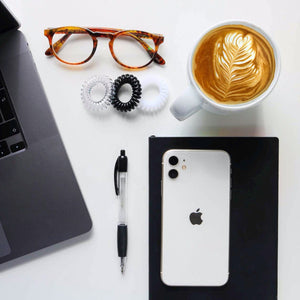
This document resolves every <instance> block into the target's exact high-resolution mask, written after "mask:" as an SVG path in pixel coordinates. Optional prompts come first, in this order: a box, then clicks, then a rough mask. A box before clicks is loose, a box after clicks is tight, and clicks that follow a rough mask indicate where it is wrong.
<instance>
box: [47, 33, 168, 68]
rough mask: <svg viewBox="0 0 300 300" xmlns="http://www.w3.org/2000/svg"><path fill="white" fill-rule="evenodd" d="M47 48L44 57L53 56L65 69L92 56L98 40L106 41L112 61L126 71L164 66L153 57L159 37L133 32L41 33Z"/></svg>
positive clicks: (86, 60)
mask: <svg viewBox="0 0 300 300" xmlns="http://www.w3.org/2000/svg"><path fill="white" fill-rule="evenodd" d="M44 34H45V36H46V37H47V38H48V40H49V44H50V47H49V48H48V49H47V50H46V52H45V55H47V56H55V57H56V58H57V59H58V60H59V61H61V62H63V63H65V64H69V65H81V64H84V63H86V62H88V61H89V60H90V59H91V58H92V57H93V55H94V54H95V52H96V49H97V44H98V40H97V38H98V37H104V38H109V39H110V41H109V50H110V53H111V55H112V57H113V58H114V60H115V61H116V62H117V63H118V64H120V65H121V66H123V67H124V68H127V69H141V68H144V67H146V66H148V65H149V64H151V63H152V62H155V63H157V64H159V65H164V64H165V63H166V62H165V60H164V59H163V58H162V57H161V56H160V55H159V54H158V53H157V51H158V47H159V45H160V44H161V43H163V41H164V37H163V35H160V34H152V33H148V32H144V31H137V30H122V29H113V28H82V27H59V28H49V29H46V30H45V31H44Z"/></svg>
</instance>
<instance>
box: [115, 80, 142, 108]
mask: <svg viewBox="0 0 300 300" xmlns="http://www.w3.org/2000/svg"><path fill="white" fill-rule="evenodd" d="M126 83H128V84H130V85H131V88H132V96H131V98H130V100H129V101H128V102H122V101H121V100H120V99H119V97H118V93H119V90H120V88H121V87H122V86H123V85H124V84H126ZM141 95H142V87H141V84H140V82H139V80H138V79H137V78H136V77H135V76H133V75H130V74H125V75H121V76H119V77H118V78H117V79H116V80H115V81H114V83H113V87H112V92H111V104H112V105H113V107H114V108H116V109H117V110H119V111H122V112H128V111H131V110H133V109H135V108H136V107H137V106H138V104H139V102H140V100H139V99H140V98H141Z"/></svg>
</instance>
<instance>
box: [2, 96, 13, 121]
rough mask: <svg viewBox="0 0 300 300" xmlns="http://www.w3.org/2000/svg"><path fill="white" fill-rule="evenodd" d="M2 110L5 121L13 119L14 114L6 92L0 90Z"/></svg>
mask: <svg viewBox="0 0 300 300" xmlns="http://www.w3.org/2000/svg"><path fill="white" fill-rule="evenodd" d="M0 110H1V111H2V115H3V118H4V120H6V121H7V120H10V119H13V117H14V114H13V111H12V109H11V107H10V104H9V100H8V96H7V94H6V92H5V90H0Z"/></svg>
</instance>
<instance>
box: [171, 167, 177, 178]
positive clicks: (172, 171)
mask: <svg viewBox="0 0 300 300" xmlns="http://www.w3.org/2000/svg"><path fill="white" fill-rule="evenodd" d="M169 177H170V178H172V179H175V178H177V177H178V171H177V170H175V169H172V170H170V171H169Z"/></svg>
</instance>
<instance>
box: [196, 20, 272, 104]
mask: <svg viewBox="0 0 300 300" xmlns="http://www.w3.org/2000/svg"><path fill="white" fill-rule="evenodd" d="M275 68H276V65H275V57H274V52H273V49H272V46H271V45H270V43H269V42H268V40H267V39H266V38H265V37H264V36H263V35H262V34H260V33H258V32H257V31H255V30H254V29H252V28H249V27H247V26H244V25H223V26H221V27H218V28H215V29H213V30H211V31H210V32H208V33H207V34H206V35H205V36H204V37H203V38H202V39H201V41H200V42H199V44H198V45H197V47H196V50H195V51H194V55H193V57H192V73H193V77H194V79H195V81H196V83H197V84H198V86H199V87H200V89H201V90H202V92H203V93H204V94H205V95H206V96H208V97H209V98H210V99H213V100H214V101H216V102H218V103H221V104H231V105H232V104H241V103H245V102H248V101H251V100H253V99H255V98H257V97H258V96H259V95H261V94H262V93H263V92H264V91H266V90H267V89H268V87H269V86H270V84H271V82H272V81H273V78H274V73H275Z"/></svg>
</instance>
